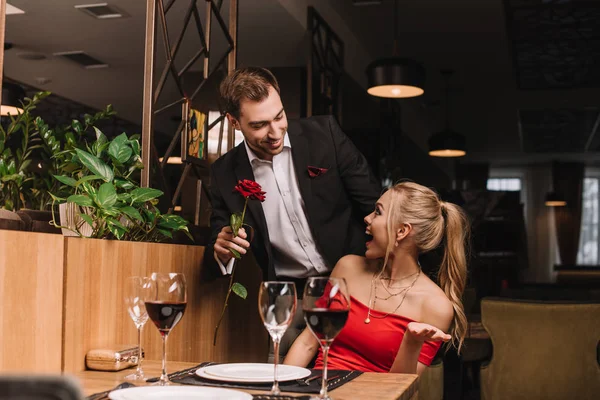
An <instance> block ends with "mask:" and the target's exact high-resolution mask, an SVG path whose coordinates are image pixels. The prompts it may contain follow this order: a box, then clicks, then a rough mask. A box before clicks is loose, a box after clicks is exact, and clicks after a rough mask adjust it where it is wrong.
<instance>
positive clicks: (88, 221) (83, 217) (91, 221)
mask: <svg viewBox="0 0 600 400" xmlns="http://www.w3.org/2000/svg"><path fill="white" fill-rule="evenodd" d="M79 216H80V217H81V219H82V220H84V221H85V222H87V224H88V225H89V226H94V221H93V220H92V217H90V216H89V215H87V214H86V213H80V214H79Z"/></svg>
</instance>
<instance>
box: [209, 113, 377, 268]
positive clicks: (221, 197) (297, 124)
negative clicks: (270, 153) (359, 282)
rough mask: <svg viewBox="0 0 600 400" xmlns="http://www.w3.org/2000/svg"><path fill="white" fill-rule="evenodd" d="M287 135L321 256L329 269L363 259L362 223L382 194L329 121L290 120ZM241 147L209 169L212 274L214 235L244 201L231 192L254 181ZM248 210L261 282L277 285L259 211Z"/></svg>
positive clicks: (252, 205) (253, 206)
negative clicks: (352, 257) (315, 172)
mask: <svg viewBox="0 0 600 400" xmlns="http://www.w3.org/2000/svg"><path fill="white" fill-rule="evenodd" d="M288 134H289V139H290V142H291V145H292V148H291V150H292V159H293V163H294V168H295V170H296V176H297V178H298V186H299V188H300V193H301V195H302V199H303V200H304V204H305V209H306V216H307V219H308V223H309V225H310V227H311V231H312V234H313V237H314V239H315V242H316V244H317V247H318V248H319V251H320V252H321V254H322V255H323V257H324V258H325V260H326V261H327V262H328V263H329V264H330V265H331V267H333V266H335V264H336V263H337V261H338V260H339V259H340V258H341V257H343V256H344V255H346V254H359V255H364V252H365V234H364V232H365V224H364V222H363V218H364V217H365V216H366V215H367V214H369V213H370V212H371V211H372V210H373V209H374V207H375V203H376V201H377V199H378V198H379V196H380V194H381V186H380V183H379V181H378V180H377V179H376V178H375V177H374V175H373V173H372V171H371V169H370V168H369V165H368V164H367V161H366V159H365V157H364V156H363V155H362V154H361V153H360V152H359V151H358V149H357V148H356V147H355V146H354V144H353V143H352V142H351V141H350V139H349V138H348V137H347V136H346V135H345V134H344V133H343V132H342V130H341V129H340V127H339V125H338V124H337V122H336V121H335V119H334V118H333V117H330V116H318V117H311V118H306V119H300V120H290V121H289V122H288ZM244 146H245V145H244V143H240V144H239V145H238V146H237V147H235V148H234V149H232V150H231V151H229V152H228V153H226V154H225V155H223V156H222V157H220V158H219V159H218V160H217V161H215V162H214V164H213V165H212V166H211V181H210V193H211V202H212V214H211V218H210V224H211V230H212V235H211V241H210V244H209V245H208V246H207V247H206V250H205V254H204V263H205V265H206V266H207V267H208V268H211V269H213V271H215V270H216V271H218V270H219V268H218V266H217V264H216V261H215V259H214V256H213V250H214V249H213V246H214V243H215V241H216V239H217V234H218V233H219V232H220V231H221V228H223V227H224V226H226V225H229V217H230V215H231V214H232V213H233V212H240V211H241V210H242V209H243V207H244V198H243V197H242V196H241V195H240V194H239V193H237V192H234V191H233V188H234V186H235V185H236V184H237V182H238V180H240V179H251V180H255V178H254V173H253V172H252V167H251V165H250V162H249V160H248V154H247V153H246V149H245V147H244ZM309 166H313V167H318V168H325V169H327V172H325V173H323V174H321V175H319V176H316V177H311V176H310V174H309V173H308V167H309ZM269 195H270V194H269V193H267V194H266V196H269ZM248 209H249V211H250V212H248V211H247V212H246V218H245V223H247V224H249V225H251V226H252V227H254V229H255V235H254V238H253V240H252V242H251V244H250V245H251V249H252V252H253V253H254V256H255V258H256V261H257V262H258V265H259V266H260V267H261V268H262V269H263V275H264V278H265V279H268V280H276V279H277V277H276V275H275V269H274V265H273V257H272V249H271V244H270V242H269V228H268V226H267V223H266V220H265V215H264V213H263V210H262V205H261V203H260V202H259V201H257V200H249V201H248ZM218 274H219V275H220V272H218Z"/></svg>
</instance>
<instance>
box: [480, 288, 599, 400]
mask: <svg viewBox="0 0 600 400" xmlns="http://www.w3.org/2000/svg"><path fill="white" fill-rule="evenodd" d="M481 319H482V322H483V325H484V327H485V329H486V330H487V331H488V332H489V334H490V336H491V339H492V345H493V355H492V359H491V361H490V362H489V364H487V365H486V366H483V367H482V368H481V399H482V400H504V399H513V400H519V399H528V400H529V399H545V400H554V399H556V400H559V399H560V400H562V399H578V400H587V399H590V400H591V399H598V398H600V397H599V396H600V365H599V360H598V357H599V354H598V346H599V343H600V304H598V303H566V302H562V303H557V302H535V301H523V300H509V299H500V298H484V299H483V300H482V302H481Z"/></svg>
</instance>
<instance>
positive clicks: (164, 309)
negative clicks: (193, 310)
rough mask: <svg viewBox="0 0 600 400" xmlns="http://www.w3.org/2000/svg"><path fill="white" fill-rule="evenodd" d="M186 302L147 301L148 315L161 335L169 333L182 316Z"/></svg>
mask: <svg viewBox="0 0 600 400" xmlns="http://www.w3.org/2000/svg"><path fill="white" fill-rule="evenodd" d="M186 306H187V303H183V302H167V301H147V302H146V311H147V312H148V317H149V318H150V319H151V320H152V322H154V325H155V326H156V327H157V328H158V330H159V331H160V333H161V335H164V334H167V333H169V331H170V330H171V329H173V328H174V327H175V325H177V323H178V322H179V321H180V320H181V318H182V317H183V314H184V313H185V307H186Z"/></svg>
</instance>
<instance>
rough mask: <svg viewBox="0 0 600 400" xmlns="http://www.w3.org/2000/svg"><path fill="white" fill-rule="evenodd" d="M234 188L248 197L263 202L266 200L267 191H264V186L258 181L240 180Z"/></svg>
mask: <svg viewBox="0 0 600 400" xmlns="http://www.w3.org/2000/svg"><path fill="white" fill-rule="evenodd" d="M234 190H236V191H237V192H239V193H240V194H241V195H242V196H244V198H246V199H248V198H251V199H256V200H259V201H261V202H262V201H265V194H266V193H265V192H263V191H262V187H260V185H259V184H258V183H256V182H254V181H251V180H249V179H244V180H243V181H238V184H237V185H236V186H235V188H234Z"/></svg>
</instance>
